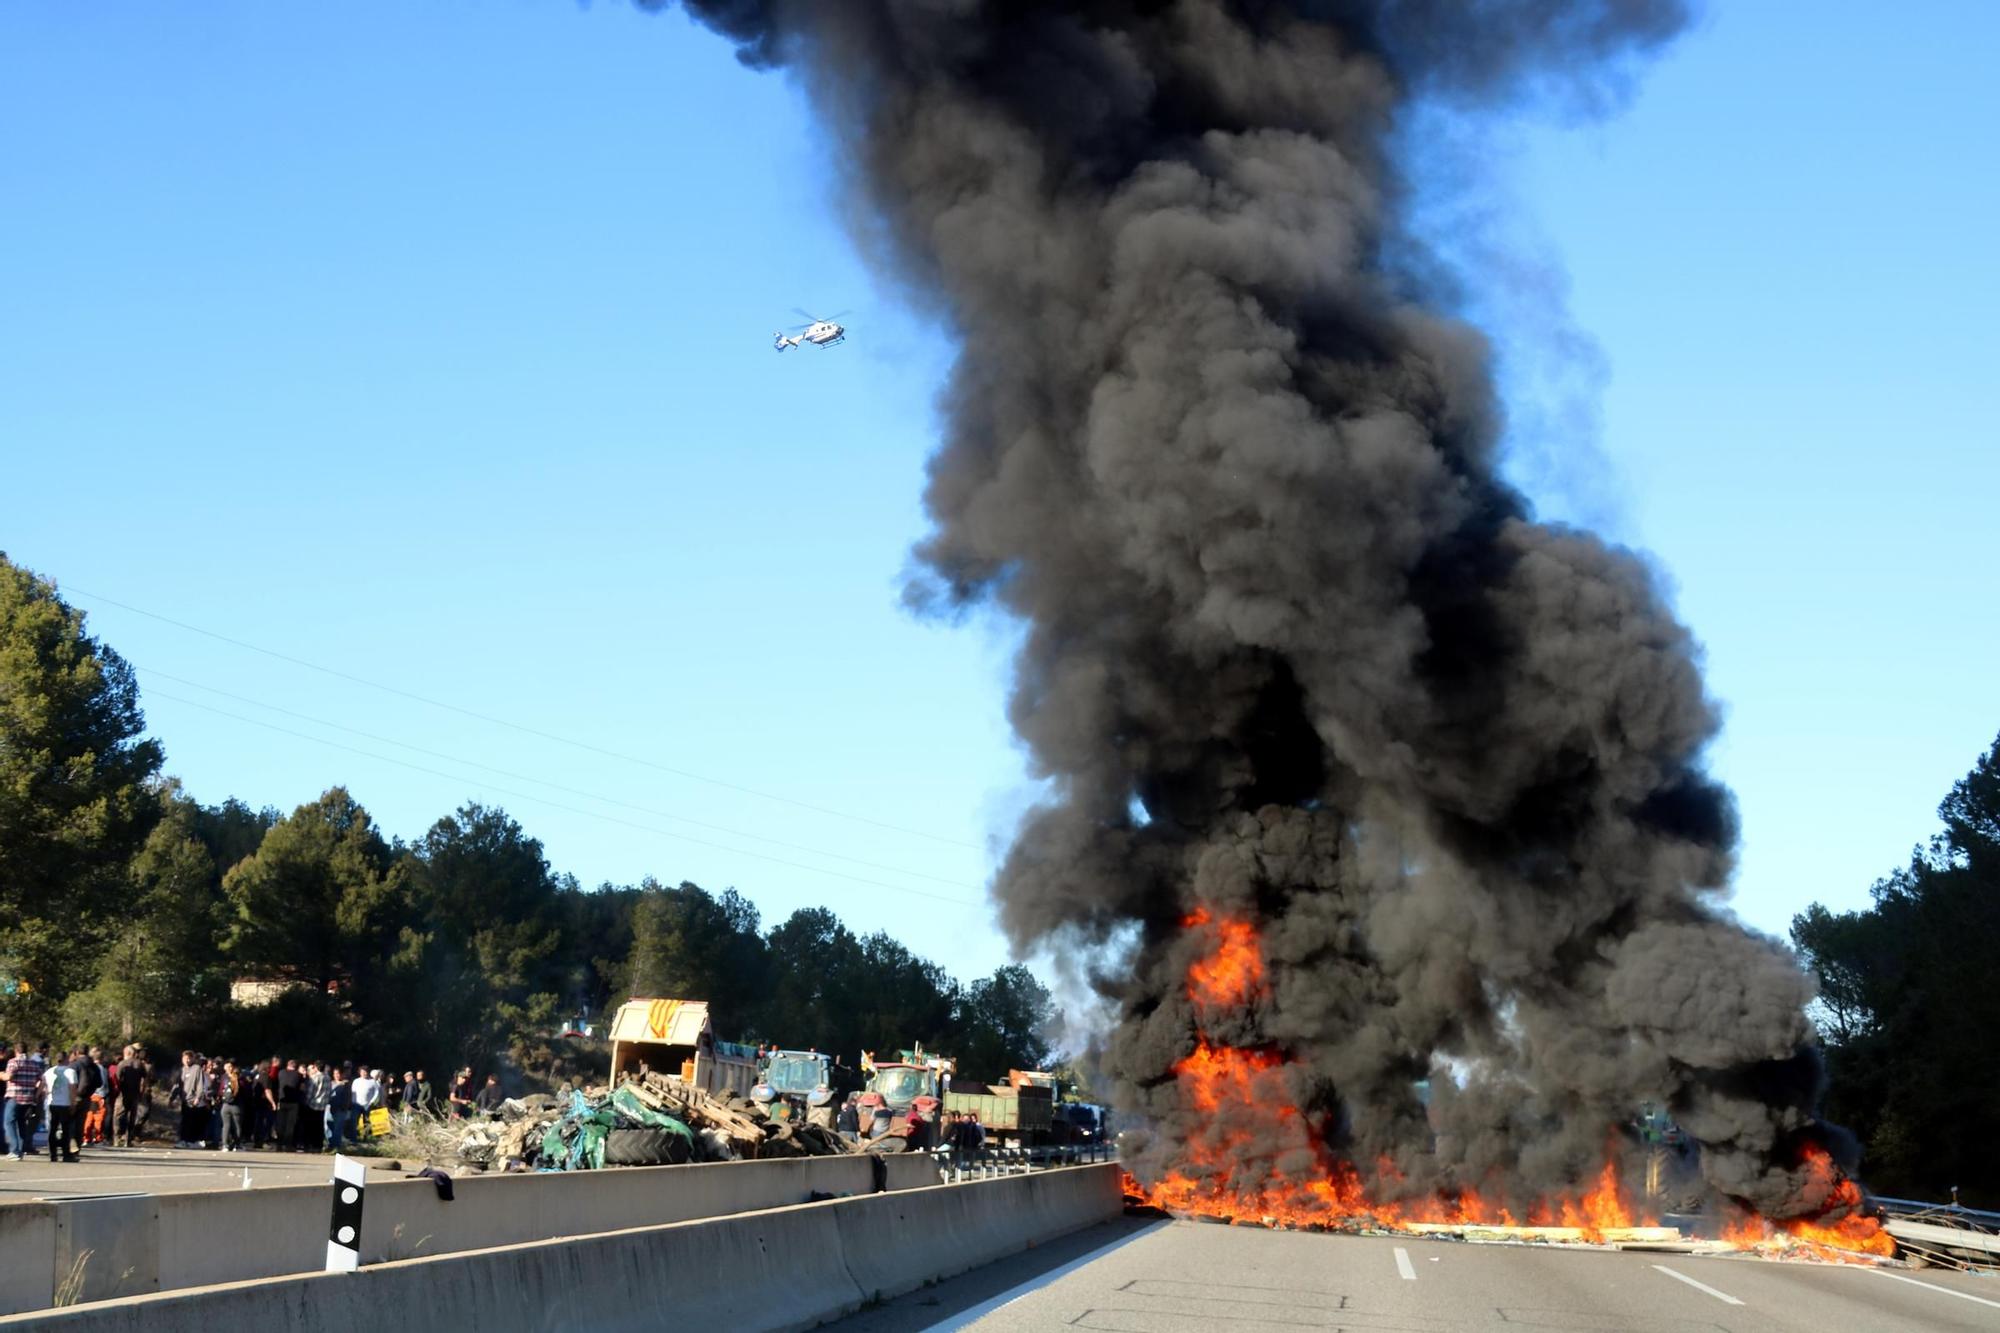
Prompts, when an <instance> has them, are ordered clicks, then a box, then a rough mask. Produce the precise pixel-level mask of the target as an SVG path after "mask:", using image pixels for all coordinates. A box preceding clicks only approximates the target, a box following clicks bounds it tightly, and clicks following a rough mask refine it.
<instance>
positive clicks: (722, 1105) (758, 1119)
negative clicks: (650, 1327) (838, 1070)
mask: <svg viewBox="0 0 2000 1333" xmlns="http://www.w3.org/2000/svg"><path fill="white" fill-rule="evenodd" d="M853 1151H855V1149H854V1148H853V1147H851V1146H850V1145H849V1144H848V1143H847V1142H846V1141H845V1140H844V1139H842V1138H841V1137H840V1136H839V1135H838V1134H836V1133H834V1132H833V1131H832V1130H830V1129H826V1128H824V1127H822V1126H819V1125H811V1124H805V1123H800V1122H793V1121H780V1120H772V1119H771V1118H770V1117H769V1116H768V1115H767V1114H766V1113H765V1110H764V1108H763V1107H762V1106H759V1105H758V1104H757V1103H755V1102H753V1101H750V1100H749V1099H747V1098H743V1097H735V1096H716V1095H714V1094H712V1093H707V1092H704V1091H702V1090H701V1089H699V1088H694V1087H689V1086H688V1085H686V1084H684V1083H682V1082H681V1081H680V1080H678V1079H674V1078H669V1077H667V1076H665V1075H661V1074H656V1073H646V1074H643V1075H640V1076H637V1077H627V1078H626V1079H625V1080H623V1081H622V1082H621V1083H620V1084H619V1085H618V1087H617V1088H616V1089H615V1090H613V1089H607V1088H601V1087H599V1088H585V1089H577V1090H573V1091H571V1092H569V1093H568V1095H567V1096H566V1097H563V1098H557V1097H548V1096H542V1097H535V1098H527V1099H523V1100H510V1101H507V1102H505V1103H503V1104H502V1105H501V1108H500V1114H499V1115H498V1117H496V1118H495V1119H492V1120H482V1121H478V1122H476V1123H473V1124H470V1125H463V1126H460V1127H458V1128H457V1134H456V1142H455V1144H454V1152H455V1155H456V1156H457V1157H458V1159H459V1160H460V1161H461V1162H464V1163H466V1164H467V1165H470V1166H474V1167H478V1168H481V1169H492V1170H502V1171H585V1170H596V1169H599V1168H602V1167H606V1166H656V1165H662V1164H668V1163H680V1162H727V1161H737V1160H749V1159H763V1158H772V1157H825V1156H833V1155H836V1154H841V1153H849V1152H853Z"/></svg>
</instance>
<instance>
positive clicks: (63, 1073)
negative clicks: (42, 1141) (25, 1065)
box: [42, 1061, 83, 1162]
mask: <svg viewBox="0 0 2000 1333" xmlns="http://www.w3.org/2000/svg"><path fill="white" fill-rule="evenodd" d="M42 1095H43V1097H44V1098H45V1099H46V1100H47V1102H48V1106H49V1160H50V1161H51V1162H77V1161H81V1160H83V1159H82V1157H81V1155H80V1154H79V1153H78V1152H77V1150H76V1144H75V1143H74V1142H73V1141H72V1138H71V1135H72V1133H73V1132H74V1126H75V1123H76V1121H75V1114H76V1071H75V1070H74V1069H71V1068H70V1067H69V1066H68V1065H67V1064H63V1063H61V1062H60V1061H56V1062H52V1063H51V1064H50V1065H49V1067H48V1068H47V1069H45V1070H43V1071H42Z"/></svg>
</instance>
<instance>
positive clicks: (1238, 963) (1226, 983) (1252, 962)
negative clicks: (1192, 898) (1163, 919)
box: [1182, 907, 1264, 1005]
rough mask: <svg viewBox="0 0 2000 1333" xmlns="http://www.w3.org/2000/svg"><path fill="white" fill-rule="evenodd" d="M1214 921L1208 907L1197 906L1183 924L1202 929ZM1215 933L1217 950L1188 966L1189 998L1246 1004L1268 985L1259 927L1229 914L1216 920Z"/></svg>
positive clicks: (1206, 1001) (1212, 1002)
mask: <svg viewBox="0 0 2000 1333" xmlns="http://www.w3.org/2000/svg"><path fill="white" fill-rule="evenodd" d="M1212 921H1214V918H1213V917H1211V916H1210V915H1209V912H1208V909H1207V908H1205V907H1197V908H1196V909H1195V910H1194V911H1193V912H1191V913H1189V914H1188V916H1187V917H1186V918H1185V919H1184V920H1183V921H1182V924H1183V925H1185V926H1188V927H1189V928H1191V929H1199V928H1201V927H1203V926H1206V925H1209V924H1210V923H1211V922H1212ZM1215 933H1216V936H1217V942H1216V946H1215V950H1214V952H1212V953H1210V954H1208V955H1207V956H1206V957H1204V958H1201V959H1198V960H1196V962H1195V964H1194V965H1193V966H1192V967H1190V968H1188V982H1187V986H1188V998H1189V999H1192V1000H1194V1001H1195V1002H1196V1003H1197V1004H1206V1005H1225V1004H1243V1003H1245V1002H1247V1001H1248V1000H1249V999H1250V998H1251V997H1252V996H1254V995H1256V994H1257V992H1259V991H1260V990H1262V989H1263V988H1264V955H1263V952H1262V951H1261V950H1260V949H1259V948H1258V944H1257V928H1256V927H1255V926H1253V925H1251V924H1250V923H1249V922H1248V921H1242V920H1238V919H1236V918H1233V917H1225V918H1223V919H1222V920H1221V921H1219V922H1215Z"/></svg>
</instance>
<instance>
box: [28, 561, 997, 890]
mask: <svg viewBox="0 0 2000 1333" xmlns="http://www.w3.org/2000/svg"><path fill="white" fill-rule="evenodd" d="M62 591H63V592H64V593H66V594H69V595H72V596H77V597H85V598H88V599H89V600H91V601H93V602H102V603H104V605H106V606H115V607H117V608H118V609H119V610H121V611H130V612H131V613H132V614H133V615H135V616H145V617H146V618H147V619H148V620H157V621H159V622H160V623H161V624H163V625H172V626H173V627H174V628H176V629H184V630H186V631H188V632H189V633H190V634H199V635H201V636H203V637H204V638H209V639H214V640H216V641H217V642H218V643H226V644H229V645H231V646H232V647H236V648H244V649H248V650H249V651H250V652H253V653H262V654H263V655H264V656H266V657H274V658H276V659H277V660H278V661H280V662H289V663H291V664H292V665H293V666H301V667H304V668H306V669H307V670H308V671H317V672H319V673H321V674H322V675H327V676H332V677H334V678H335V679H338V680H345V681H349V682H351V683H353V684H355V685H365V686H367V687H368V688H369V689H371V690H381V691H382V692H383V693H385V694H393V695H396V696H397V697H399V698H403V699H409V700H411V701H413V702H415V703H420V704H424V705H426V706H428V707H431V708H442V709H444V710H445V711H446V712H450V713H457V714H459V715H460V716H462V717H469V718H473V719H474V720H476V721H480V722H485V723H488V724H490V725H492V726H496V727H506V728H507V729H508V730H510V731H518V732H521V733H522V734H524V735H528V736H535V737H539V738H540V739H542V740H545V741H554V742H555V743H556V744H558V745H568V746H571V747H573V748H575V749H578V750H587V751H589V752H590V753H592V754H598V755H603V756H605V757H606V758H608V759H620V760H623V761H624V762H626V763H628V764H637V765H639V766H640V767H641V768H651V769H657V770H659V771H660V772H662V773H671V774H673V775H674V776H675V777H680V778H687V779H689V780H691V781H694V782H705V783H707V784H709V785H710V786H712V787H724V788H727V789H728V790H730V791H735V792H742V793H743V794H744V795H746V796H756V797H759V798H761V799H763V800H766V801H776V802H778V803H779V804H781V805H790V806H796V807H797V808H799V809H801V810H811V811H813V812H814V813H815V814H822V815H831V816H832V817H833V818H835V819H847V820H852V821H853V822H855V823H857V824H867V825H870V826H872V827H874V828H879V829H887V830H888V831H890V832H892V833H904V834H908V835H909V836H910V837H913V838H928V839H929V840H930V841H932V842H941V843H945V844H947V845H948V846H952V847H969V848H971V849H972V850H974V851H978V850H980V848H979V845H978V844H977V843H971V842H966V841H965V840H964V839H962V838H947V837H945V836H944V835H943V834H941V833H930V832H926V831H925V830H923V829H914V828H906V827H905V826H903V825H901V824H890V823H886V822H884V821H883V820H879V819H870V818H869V817H868V816H866V815H857V814H852V813H849V812H848V811H845V810H833V809H829V808H828V807H826V806H823V805H814V804H813V803H812V802H810V801H800V800H794V799H793V798H792V797H789V796H779V795H778V794H776V793H775V792H768V791H759V790H758V789H757V788H755V787H745V786H741V785H739V784H738V783H734V782H726V781H724V780H723V779H721V778H712V777H708V776H707V775H705V774H702V773H693V772H690V771H688V770H687V769H684V768H674V767H672V766H671V765H668V764H662V763H658V762H656V761H654V760H651V759H643V758H641V757H640V756H638V755H635V754H626V753H624V752H622V751H619V750H609V749H606V748H604V747H603V746H600V745H592V744H591V743H590V742H589V741H580V740H577V739H575V738H574V737H570V736H562V735H558V734H557V733H555V732H552V731H542V730H540V729H539V728H536V727H531V726H528V725H527V724H525V723H521V722H513V721H509V720H508V719H507V718H504V717H495V716H493V715H492V714H490V713H481V712H478V711H476V710H474V709H471V708H463V707H460V706H459V705H458V704H454V703H446V702H445V701H444V700H442V699H433V698H430V697H429V696H427V695H422V694H415V693H412V692H411V691H409V690H405V689H401V688H398V687H397V686H394V685H385V684H383V683H382V682H381V681H379V680H369V679H368V678H367V677H365V676H356V675H353V674H351V673H349V672H346V671H341V670H338V669H336V668H334V667H330V666H321V665H320V664H319V663H318V662H309V661H307V660H306V659H305V658H303V657H293V656H292V655H291V654H289V653H281V652H279V651H277V650H276V649H274V648H265V647H263V646H262V645H260V644H255V643H250V642H248V641H247V640H244V639H237V638H232V637H230V636H229V635H227V634H219V633H217V632H216V631H214V630H212V629H203V628H202V627H201V626H200V625H190V624H189V623H188V622H186V621H185V620H175V619H174V618H173V617H172V616H163V615H160V614H159V613H158V612H156V611H148V610H146V609H145V608H144V607H138V606H133V605H132V604H131V603H129V602H121V601H119V600H118V599H116V598H114V597H106V596H104V595H103V594H101V593H94V592H89V591H87V590H85V589H83V588H78V587H76V586H74V585H72V584H64V585H62Z"/></svg>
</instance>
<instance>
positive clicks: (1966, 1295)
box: [1868, 1268, 2000, 1310]
mask: <svg viewBox="0 0 2000 1333" xmlns="http://www.w3.org/2000/svg"><path fill="white" fill-rule="evenodd" d="M1868 1271H1869V1272H1871V1273H1880V1274H1881V1275H1882V1276H1883V1277H1892V1278H1894V1279H1896V1281H1898V1282H1907V1283H1909V1284H1910V1285H1911V1286H1913V1287H1923V1288H1926V1289H1927V1290H1930V1291H1935V1292H1939V1293H1941V1294H1943V1295H1946V1296H1956V1297H1958V1298H1959V1299H1960V1300H1962V1301H1977V1302H1978V1303H1979V1304H1981V1305H1990V1306H1992V1307H1993V1308H1994V1309H1996V1310H2000V1301H1989V1300H1987V1299H1986V1298H1985V1297H1984V1296H1974V1295H1973V1294H1972V1293H1971V1292H1969V1291H1956V1290H1954V1289H1952V1288H1951V1287H1940V1286H1939V1285H1938V1284H1937V1283H1935V1282H1919V1281H1918V1280H1917V1279H1916V1278H1913V1277H1904V1276H1903V1275H1902V1274H1901V1273H1891V1272H1890V1271H1889V1270H1888V1269H1886V1268H1871V1269H1869V1270H1868Z"/></svg>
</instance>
